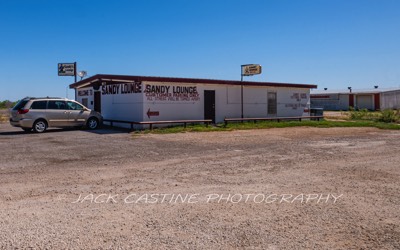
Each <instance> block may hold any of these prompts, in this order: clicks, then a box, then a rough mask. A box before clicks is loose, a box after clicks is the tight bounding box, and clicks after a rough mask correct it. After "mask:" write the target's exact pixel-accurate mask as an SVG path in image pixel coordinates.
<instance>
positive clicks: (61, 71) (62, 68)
mask: <svg viewBox="0 0 400 250" xmlns="http://www.w3.org/2000/svg"><path fill="white" fill-rule="evenodd" d="M75 72H76V71H75V63H59V64H58V75H59V76H75Z"/></svg>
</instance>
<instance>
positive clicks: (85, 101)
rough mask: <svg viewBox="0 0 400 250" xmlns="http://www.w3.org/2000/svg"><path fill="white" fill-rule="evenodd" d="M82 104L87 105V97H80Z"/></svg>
mask: <svg viewBox="0 0 400 250" xmlns="http://www.w3.org/2000/svg"><path fill="white" fill-rule="evenodd" d="M82 104H83V106H85V107H87V106H88V99H87V98H82Z"/></svg>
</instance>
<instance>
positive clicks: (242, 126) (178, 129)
mask: <svg viewBox="0 0 400 250" xmlns="http://www.w3.org/2000/svg"><path fill="white" fill-rule="evenodd" d="M289 127H316V128H333V127H374V128H379V129H400V125H398V124H393V123H384V122H377V121H364V120H359V121H327V120H322V121H301V122H300V121H281V122H274V121H260V122H256V123H254V122H243V123H242V122H236V123H229V124H228V125H227V126H226V127H225V126H224V124H218V125H216V126H208V127H206V126H205V125H201V124H199V125H192V126H187V127H186V128H184V127H183V126H173V127H172V126H171V127H164V128H155V129H153V130H152V131H151V130H149V129H146V130H143V131H137V132H135V134H149V133H151V134H171V133H185V132H213V131H232V130H247V129H268V128H289Z"/></svg>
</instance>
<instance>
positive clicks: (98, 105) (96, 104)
mask: <svg viewBox="0 0 400 250" xmlns="http://www.w3.org/2000/svg"><path fill="white" fill-rule="evenodd" d="M94 111H97V112H99V113H101V92H100V91H95V92H94Z"/></svg>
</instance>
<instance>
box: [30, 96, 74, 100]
mask: <svg viewBox="0 0 400 250" xmlns="http://www.w3.org/2000/svg"><path fill="white" fill-rule="evenodd" d="M24 99H31V100H36V99H60V100H67V98H63V97H51V96H46V97H25V98H24Z"/></svg>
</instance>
